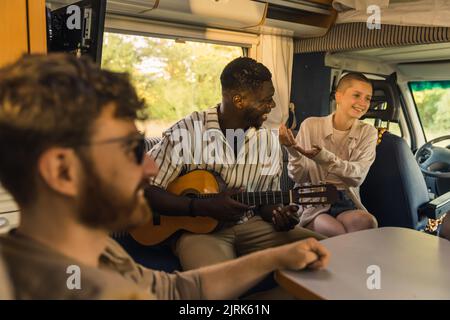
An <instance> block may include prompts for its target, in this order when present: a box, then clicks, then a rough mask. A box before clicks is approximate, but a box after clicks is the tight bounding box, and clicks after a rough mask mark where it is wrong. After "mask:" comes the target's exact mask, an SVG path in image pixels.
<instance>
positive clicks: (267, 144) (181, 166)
mask: <svg viewBox="0 0 450 320" xmlns="http://www.w3.org/2000/svg"><path fill="white" fill-rule="evenodd" d="M218 107H219V106H216V107H213V108H210V109H208V110H206V111H201V112H193V113H192V114H191V115H189V116H187V117H186V118H184V119H182V120H180V121H179V122H177V123H176V124H174V125H173V126H172V127H171V128H169V129H168V130H167V131H165V132H164V133H163V137H162V140H161V141H160V142H159V143H158V144H157V145H155V146H154V147H153V148H152V149H151V150H150V151H149V154H150V155H151V156H152V157H153V158H154V159H155V161H156V164H157V165H158V166H159V173H158V174H157V176H155V177H152V178H151V179H150V184H152V185H155V186H158V187H160V188H163V189H166V188H167V186H168V185H169V184H170V183H171V182H172V181H173V180H175V179H176V178H177V177H179V176H181V175H183V174H186V173H188V172H191V171H193V170H208V171H213V172H216V173H217V174H219V175H220V177H221V178H222V179H223V180H224V182H225V184H226V186H227V187H228V188H244V189H246V191H250V192H251V191H271V190H280V176H281V171H282V153H281V147H280V144H279V141H278V135H277V132H276V131H272V130H270V129H266V128H260V129H258V130H257V129H255V128H249V129H248V130H246V131H245V132H244V130H236V131H234V130H226V134H225V135H224V134H223V132H222V130H221V129H220V126H219V120H218ZM235 141H236V143H235ZM235 146H236V148H235Z"/></svg>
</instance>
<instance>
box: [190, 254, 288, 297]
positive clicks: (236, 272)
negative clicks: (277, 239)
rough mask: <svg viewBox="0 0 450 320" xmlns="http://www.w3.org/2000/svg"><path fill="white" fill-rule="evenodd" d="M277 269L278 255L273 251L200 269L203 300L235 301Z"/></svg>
mask: <svg viewBox="0 0 450 320" xmlns="http://www.w3.org/2000/svg"><path fill="white" fill-rule="evenodd" d="M272 253H273V254H272ZM279 268H280V266H279V262H278V254H275V252H274V251H273V249H267V250H264V251H260V252H256V253H252V254H249V255H247V256H244V257H241V258H238V259H234V260H231V261H227V262H224V263H221V264H218V265H213V266H208V267H204V268H201V269H199V274H200V279H201V282H202V290H203V295H204V298H205V299H217V300H221V299H235V298H237V297H239V296H240V295H242V294H243V293H244V292H246V291H247V290H248V289H250V288H251V287H253V286H254V285H256V284H257V283H258V282H259V281H261V280H262V279H263V278H264V277H265V276H266V275H267V274H269V273H270V272H272V271H274V270H277V269H279ZM224 279H232V280H231V281H223V280H224Z"/></svg>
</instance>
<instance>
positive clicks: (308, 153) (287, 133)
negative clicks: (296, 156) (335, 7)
mask: <svg viewBox="0 0 450 320" xmlns="http://www.w3.org/2000/svg"><path fill="white" fill-rule="evenodd" d="M278 135H279V139H280V143H281V144H282V145H283V146H286V147H290V148H293V149H295V150H297V151H298V152H300V153H301V154H302V155H304V156H305V157H308V158H310V159H312V158H314V157H315V156H316V155H317V154H318V153H319V152H320V150H321V148H320V147H319V146H318V145H314V146H313V148H312V149H311V150H305V149H303V148H302V147H300V145H299V144H298V143H297V141H296V140H295V138H294V134H293V133H292V131H291V129H288V128H286V126H285V125H284V124H282V125H281V126H280V129H279V133H278Z"/></svg>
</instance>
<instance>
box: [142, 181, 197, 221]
mask: <svg viewBox="0 0 450 320" xmlns="http://www.w3.org/2000/svg"><path fill="white" fill-rule="evenodd" d="M145 198H146V199H147V201H148V203H149V205H150V206H151V208H152V210H154V211H156V212H158V213H159V214H163V215H171V216H187V215H189V214H190V212H189V211H190V208H189V204H190V202H191V199H189V198H188V197H184V196H177V195H174V194H171V193H170V192H168V191H166V190H164V189H161V188H159V187H156V186H151V185H150V186H147V187H146V188H145Z"/></svg>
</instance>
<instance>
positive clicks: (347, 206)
mask: <svg viewBox="0 0 450 320" xmlns="http://www.w3.org/2000/svg"><path fill="white" fill-rule="evenodd" d="M356 209H358V208H357V207H356V206H355V203H354V202H353V200H352V199H350V197H349V196H348V195H347V193H346V192H345V191H343V190H338V200H337V201H336V202H335V203H333V204H332V205H331V207H330V210H329V211H328V212H327V214H329V215H330V216H332V217H334V218H336V217H337V216H338V215H340V214H341V213H342V212H344V211H348V210H356Z"/></svg>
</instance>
